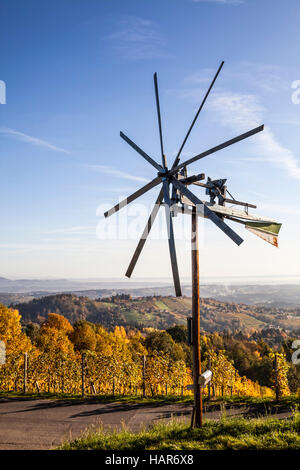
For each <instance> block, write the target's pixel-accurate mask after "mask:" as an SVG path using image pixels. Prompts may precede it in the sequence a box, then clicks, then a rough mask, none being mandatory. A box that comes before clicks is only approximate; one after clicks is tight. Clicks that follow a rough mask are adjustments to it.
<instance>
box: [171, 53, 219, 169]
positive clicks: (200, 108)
mask: <svg viewBox="0 0 300 470" xmlns="http://www.w3.org/2000/svg"><path fill="white" fill-rule="evenodd" d="M223 65H224V61H222V62H221V65H220V67H219V68H218V71H217V73H216V75H215V76H214V79H213V81H212V82H211V84H210V87H209V89H208V90H207V92H206V95H205V96H204V98H203V101H202V103H201V104H200V107H199V109H198V111H197V113H196V116H195V117H194V119H193V122H192V124H191V125H190V128H189V130H188V132H187V134H186V136H185V138H184V140H183V142H182V144H181V147H180V149H179V151H178V154H177V156H176V159H175V166H177V165H178V162H179V157H180V155H181V152H182V149H183V147H184V146H185V143H186V141H187V139H188V137H189V135H190V133H191V130H192V129H193V127H194V125H195V122H196V121H197V118H198V116H199V114H200V112H201V110H202V108H203V106H204V104H205V101H206V100H207V97H208V95H209V93H210V91H211V89H212V87H213V86H214V84H215V81H216V80H217V78H218V75H219V73H220V72H221V69H222V67H223Z"/></svg>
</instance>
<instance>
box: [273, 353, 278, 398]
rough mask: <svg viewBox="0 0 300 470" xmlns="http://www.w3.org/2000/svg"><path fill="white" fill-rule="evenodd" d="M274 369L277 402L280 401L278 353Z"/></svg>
mask: <svg viewBox="0 0 300 470" xmlns="http://www.w3.org/2000/svg"><path fill="white" fill-rule="evenodd" d="M274 369H275V395H276V401H279V383H278V359H277V353H275V358H274Z"/></svg>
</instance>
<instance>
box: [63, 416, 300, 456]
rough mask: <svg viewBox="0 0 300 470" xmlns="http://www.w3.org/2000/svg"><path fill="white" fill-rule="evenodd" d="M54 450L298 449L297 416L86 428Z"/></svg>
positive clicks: (298, 426) (299, 433)
mask: <svg viewBox="0 0 300 470" xmlns="http://www.w3.org/2000/svg"><path fill="white" fill-rule="evenodd" d="M57 449H58V450H287V449H288V450H296V449H298V450H299V449H300V416H299V413H298V412H297V411H295V413H294V416H293V417H292V418H291V419H288V420H278V419H271V418H267V419H261V418H259V419H245V418H230V419H228V418H226V417H224V416H223V417H222V418H221V419H220V421H219V422H214V421H210V420H205V421H204V424H203V427H202V428H199V429H190V427H189V426H188V425H187V424H182V423H180V422H178V421H171V422H169V423H160V424H157V425H154V426H153V427H151V428H149V429H145V428H144V429H142V430H141V431H140V432H138V433H132V432H130V431H128V430H126V428H125V427H124V428H123V430H121V431H119V432H114V431H112V430H109V431H107V430H104V428H103V427H102V428H100V429H99V430H97V431H96V432H95V431H86V432H85V433H84V434H83V435H82V436H81V437H79V438H77V439H74V440H73V441H71V442H66V443H64V444H63V445H61V446H60V447H58V448H57Z"/></svg>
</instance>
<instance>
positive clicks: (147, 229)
mask: <svg viewBox="0 0 300 470" xmlns="http://www.w3.org/2000/svg"><path fill="white" fill-rule="evenodd" d="M162 200H163V189H161V190H160V193H159V195H158V198H157V199H156V202H155V205H154V207H153V209H152V212H151V214H150V217H149V219H148V222H147V225H146V227H145V228H144V231H143V234H142V236H141V238H140V241H139V243H138V245H137V247H136V249H135V252H134V254H133V257H132V258H131V261H130V264H129V266H128V269H127V271H126V276H127V277H131V274H132V272H133V270H134V268H135V265H136V263H137V260H138V259H139V256H140V254H141V252H142V249H143V248H144V245H145V243H146V240H147V237H148V235H149V233H150V230H151V228H152V226H153V224H154V220H155V218H156V216H157V214H158V211H159V208H160V205H161V203H162Z"/></svg>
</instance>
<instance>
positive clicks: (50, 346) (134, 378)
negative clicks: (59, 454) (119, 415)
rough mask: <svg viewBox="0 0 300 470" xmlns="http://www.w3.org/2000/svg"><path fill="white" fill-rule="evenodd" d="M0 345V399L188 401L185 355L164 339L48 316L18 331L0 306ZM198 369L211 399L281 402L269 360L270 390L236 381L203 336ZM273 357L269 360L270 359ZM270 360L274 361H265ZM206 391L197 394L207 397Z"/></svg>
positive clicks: (283, 379) (221, 353)
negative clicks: (207, 374) (208, 378)
mask: <svg viewBox="0 0 300 470" xmlns="http://www.w3.org/2000/svg"><path fill="white" fill-rule="evenodd" d="M0 339H1V340H2V341H4V343H5V345H6V361H5V363H4V364H3V365H1V366H0V391H1V392H9V391H15V392H25V393H26V392H27V393H45V392H46V393H62V394H73V395H79V394H80V395H132V396H141V395H142V396H157V395H164V394H169V395H178V396H180V395H181V396H183V395H184V396H188V395H192V390H191V389H188V388H187V385H190V384H192V382H193V379H192V373H191V366H190V360H189V357H190V348H189V347H188V346H187V345H186V344H184V342H182V343H180V342H175V341H174V339H173V338H172V337H171V336H170V335H169V334H168V333H166V332H163V331H160V332H158V331H155V330H151V329H148V331H146V332H145V333H144V334H142V333H140V332H138V331H130V330H129V331H128V332H126V331H125V329H124V328H123V327H115V328H114V330H113V331H107V330H106V329H105V328H103V327H102V326H100V325H96V324H90V323H87V322H83V321H82V322H77V323H76V324H75V325H74V326H72V325H71V324H70V323H69V321H68V320H67V319H66V318H64V317H63V316H61V315H58V314H49V316H48V319H47V321H46V322H44V323H43V324H42V326H40V327H39V328H37V327H34V325H30V327H28V328H27V329H26V330H25V331H23V329H22V326H21V317H20V315H19V313H18V311H17V310H13V309H9V308H7V307H4V306H1V307H0ZM202 344H203V364H202V369H203V370H205V369H206V368H207V367H208V362H209V361H210V368H211V370H212V373H213V378H212V382H211V388H210V393H211V396H212V397H214V396H215V397H217V396H225V395H240V396H254V397H272V396H274V391H275V390H276V391H277V393H279V394H280V395H281V396H284V395H288V394H289V393H290V392H289V387H288V382H287V372H288V368H287V363H286V360H285V358H284V355H283V354H276V357H277V369H276V374H274V373H273V375H272V377H271V382H270V386H262V385H260V384H259V383H258V382H257V381H253V380H251V379H249V378H247V377H246V376H244V375H240V373H239V372H238V370H237V368H236V367H235V366H234V364H233V360H232V359H229V358H228V357H227V354H226V351H225V350H222V349H220V348H216V347H214V344H213V341H212V338H210V337H209V336H208V335H204V336H203V338H202ZM271 354H273V355H274V353H271ZM271 360H272V361H273V360H274V357H273V358H271ZM207 393H208V390H207V389H205V390H204V394H207Z"/></svg>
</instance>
